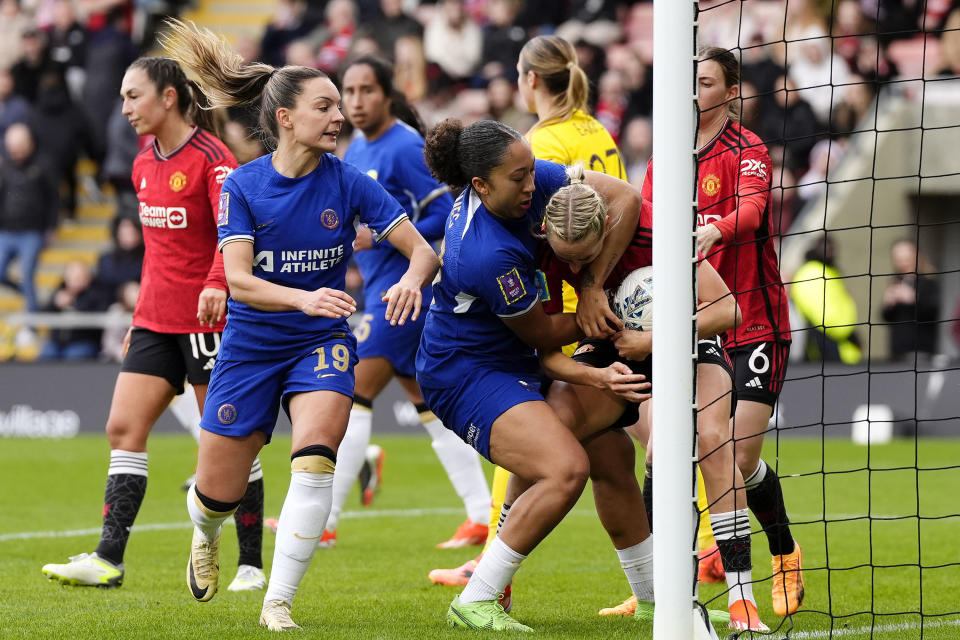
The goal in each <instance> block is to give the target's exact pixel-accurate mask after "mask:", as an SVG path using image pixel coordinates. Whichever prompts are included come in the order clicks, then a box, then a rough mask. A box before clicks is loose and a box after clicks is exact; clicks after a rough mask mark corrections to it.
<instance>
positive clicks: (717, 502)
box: [542, 165, 768, 631]
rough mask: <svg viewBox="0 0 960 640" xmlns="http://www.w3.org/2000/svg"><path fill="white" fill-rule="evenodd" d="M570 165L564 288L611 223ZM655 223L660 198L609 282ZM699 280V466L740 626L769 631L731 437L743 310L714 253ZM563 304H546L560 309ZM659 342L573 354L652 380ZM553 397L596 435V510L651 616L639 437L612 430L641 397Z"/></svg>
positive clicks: (585, 346) (556, 201) (562, 201)
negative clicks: (727, 349) (734, 358)
mask: <svg viewBox="0 0 960 640" xmlns="http://www.w3.org/2000/svg"><path fill="white" fill-rule="evenodd" d="M567 175H568V178H569V182H570V185H569V186H567V187H564V188H562V189H560V190H559V191H558V192H557V193H556V194H555V195H554V196H553V198H551V200H550V202H549V204H548V205H547V209H546V217H545V220H544V228H545V232H546V239H547V241H548V242H549V243H550V248H551V249H552V250H553V255H552V256H551V255H547V257H546V260H545V261H544V262H543V263H542V266H543V269H544V272H545V274H546V288H547V291H548V292H549V291H551V290H556V289H557V288H559V285H560V283H561V282H569V283H571V284H573V286H574V287H575V288H576V287H578V285H579V279H580V278H579V274H580V273H581V271H582V269H583V267H584V266H585V265H588V264H590V263H591V262H593V260H595V259H596V256H597V255H599V253H600V250H601V248H602V242H603V236H604V235H605V234H606V232H607V230H608V225H609V218H608V217H607V215H606V206H605V203H604V201H603V199H602V198H600V197H599V196H598V195H597V193H596V192H595V191H594V190H593V189H592V188H590V187H589V186H588V185H586V184H584V182H583V167H582V166H581V165H574V166H573V167H570V168H568V169H567ZM652 232H653V208H652V207H651V205H650V203H649V202H646V201H645V202H644V203H643V205H642V208H641V212H640V223H639V224H638V225H637V228H636V235H635V237H634V240H633V242H631V243H630V247H629V248H628V249H627V251H626V252H624V255H623V257H622V258H621V259H620V261H619V262H618V263H617V265H616V266H615V267H614V269H613V273H612V274H611V275H610V277H609V278H607V281H606V282H605V283H604V287H605V288H606V289H612V290H616V288H617V287H618V286H619V285H620V283H621V282H622V280H623V279H624V278H625V277H626V276H627V275H628V274H629V273H631V272H632V271H634V270H636V269H639V268H641V267H645V266H648V265H650V264H652V262H653V255H652V249H653V245H652V238H653V233H652ZM697 285H698V291H697V298H698V299H699V301H700V303H699V307H698V308H699V310H698V312H697V329H698V333H699V338H700V340H699V345H698V346H699V359H698V364H697V376H698V385H697V392H698V394H699V398H698V404H699V406H700V410H699V411H698V413H697V422H698V425H697V426H698V428H697V432H698V438H699V448H700V451H701V452H702V453H703V459H702V460H701V461H700V469H701V470H702V472H703V476H704V480H705V485H706V497H707V499H708V500H709V501H710V502H709V504H710V505H711V513H710V521H711V524H712V526H713V529H714V531H715V532H716V536H717V539H718V544H719V545H720V555H721V557H722V558H723V564H724V567H725V569H726V577H727V580H728V583H729V584H730V589H731V590H730V595H729V598H728V600H729V602H728V605H729V610H730V619H729V623H730V627H731V628H732V629H737V630H741V631H743V630H747V629H751V630H754V631H765V630H768V629H767V628H766V627H765V626H764V625H763V623H762V622H761V621H760V618H759V616H758V615H757V610H756V603H755V602H754V601H753V596H752V591H751V581H750V523H749V517H748V515H747V511H746V508H745V506H746V505H745V504H743V494H742V493H740V492H737V491H735V489H740V490H741V491H742V488H743V478H742V477H741V476H740V473H739V471H738V470H737V468H736V466H735V465H734V458H733V445H732V442H731V441H730V437H729V420H730V415H731V404H732V395H733V394H732V388H733V380H732V372H731V370H730V365H729V362H728V360H727V357H726V355H725V354H724V352H723V349H722V346H721V344H720V342H719V339H718V338H717V335H718V334H719V333H721V332H723V331H727V330H729V329H732V328H734V327H735V326H736V324H737V323H738V322H739V320H740V314H739V310H738V308H737V303H736V301H735V300H734V298H733V296H732V295H731V294H730V290H729V289H728V288H727V286H726V285H725V284H724V282H723V280H722V279H721V278H720V276H719V275H717V272H716V271H715V270H714V269H713V267H712V266H710V264H709V263H708V262H706V261H705V260H704V261H701V262H700V264H699V266H698V269H697ZM548 297H549V296H548ZM558 306H559V305H555V306H554V308H549V307H548V308H547V310H548V311H559V308H556V307H558ZM652 345H653V333H652V332H650V331H633V330H627V329H625V330H624V331H622V332H620V333H618V334H617V335H616V336H615V338H614V339H613V340H612V341H611V340H606V339H590V338H588V339H585V340H582V341H581V342H580V347H579V348H578V349H577V352H576V353H575V354H574V356H573V359H574V360H576V361H578V362H581V363H583V364H588V365H590V366H596V367H605V366H608V365H609V364H610V363H611V362H616V361H621V362H624V363H626V364H628V365H629V366H630V367H631V369H632V370H633V371H634V372H636V373H643V374H644V375H645V376H646V378H647V379H648V380H649V379H650V378H651V374H652V368H651V366H652V361H651V358H650V353H651V348H652ZM555 362H556V363H558V364H559V365H561V366H563V365H565V366H567V367H569V365H568V364H566V363H565V362H564V359H563V358H558V357H557V354H553V355H552V356H550V357H548V358H545V359H544V367H545V370H546V371H547V374H548V375H551V376H552V377H555V376H556V375H557V371H554V370H553V369H552V367H551V366H549V365H552V364H553V363H555ZM547 403H548V404H549V405H550V406H551V407H553V408H554V410H555V411H556V412H557V415H559V416H560V417H561V419H562V420H563V422H564V424H566V425H567V426H568V427H570V428H571V429H572V430H573V431H574V433H575V434H577V436H578V437H579V438H580V439H581V440H582V441H583V440H584V438H587V437H591V436H592V437H591V438H590V439H589V440H588V441H585V445H584V447H585V449H586V450H587V453H588V455H589V456H590V462H591V480H592V481H593V489H594V497H595V502H596V506H597V513H598V514H599V515H600V520H601V522H602V523H603V525H604V527H605V528H606V529H607V531H608V532H609V534H610V538H611V540H612V541H613V543H614V546H615V547H616V548H617V554H618V555H619V556H620V562H621V565H622V566H623V567H624V570H625V571H626V572H627V576H628V579H629V580H630V582H631V587H632V588H633V591H634V596H635V597H636V598H637V600H638V605H637V607H636V612H635V615H636V616H638V617H643V618H649V619H652V617H653V604H652V602H651V601H652V599H653V593H652V591H650V590H649V589H650V588H651V586H649V585H644V584H642V583H640V582H639V577H640V574H641V572H640V568H641V567H642V566H643V565H644V564H647V563H650V562H652V549H649V548H648V547H650V546H652V539H647V540H644V539H643V538H644V536H643V533H644V532H645V528H646V525H647V522H646V520H647V519H646V518H644V517H642V516H639V514H638V513H637V512H638V511H641V510H643V497H642V494H641V491H640V487H639V485H638V484H637V480H636V476H635V475H634V447H633V442H632V441H631V440H630V438H629V436H627V435H626V434H625V433H624V432H623V431H622V430H620V429H610V430H607V431H603V429H606V428H608V427H609V426H610V425H618V426H627V425H631V424H634V423H635V422H637V418H638V412H637V410H636V407H635V405H630V404H628V402H627V401H626V400H624V399H622V398H617V397H614V396H610V395H608V394H605V393H603V392H600V391H599V390H597V389H594V388H591V387H589V386H583V385H580V384H564V383H557V384H554V385H553V386H552V387H551V388H550V393H549V395H548V396H547ZM594 434H599V435H594ZM618 463H619V464H618ZM738 503H739V504H738ZM644 587H646V590H644ZM724 618H725V616H724Z"/></svg>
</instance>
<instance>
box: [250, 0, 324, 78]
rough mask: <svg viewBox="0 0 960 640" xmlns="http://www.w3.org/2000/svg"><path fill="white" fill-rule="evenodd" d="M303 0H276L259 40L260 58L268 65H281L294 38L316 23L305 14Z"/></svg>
mask: <svg viewBox="0 0 960 640" xmlns="http://www.w3.org/2000/svg"><path fill="white" fill-rule="evenodd" d="M306 12H307V3H306V2H305V1H304V0H277V4H276V6H275V7H274V10H273V17H272V18H271V19H270V23H269V24H268V25H267V28H266V30H265V31H264V32H263V38H262V39H261V40H260V59H261V60H262V61H263V62H266V63H267V64H269V65H273V66H275V67H282V66H283V65H284V62H285V61H286V50H287V45H289V44H290V43H291V42H293V41H294V40H299V39H300V38H303V37H306V36H307V35H308V34H309V33H310V32H311V31H313V29H314V27H316V26H317V25H316V24H315V23H313V22H311V21H310V20H309V18H308V17H307V15H306Z"/></svg>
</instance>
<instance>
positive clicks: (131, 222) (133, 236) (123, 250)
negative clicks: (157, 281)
mask: <svg viewBox="0 0 960 640" xmlns="http://www.w3.org/2000/svg"><path fill="white" fill-rule="evenodd" d="M143 250H144V247H143V232H142V231H141V230H140V221H139V219H137V218H130V217H127V216H122V215H121V216H117V217H116V218H114V219H113V249H112V250H111V251H108V252H106V253H103V254H101V255H100V259H99V260H98V261H97V286H98V287H100V289H101V291H102V293H103V295H104V297H105V298H106V299H107V300H111V299H116V297H117V293H118V291H119V290H120V288H121V287H122V286H123V285H124V284H126V283H127V282H140V274H141V271H142V270H143Z"/></svg>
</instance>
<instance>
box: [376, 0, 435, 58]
mask: <svg viewBox="0 0 960 640" xmlns="http://www.w3.org/2000/svg"><path fill="white" fill-rule="evenodd" d="M380 11H381V12H382V13H383V16H382V17H381V18H380V19H379V20H377V21H376V22H374V23H373V26H372V28H371V30H370V33H371V34H372V35H373V37H374V38H375V39H376V40H377V44H378V45H379V46H380V51H381V53H382V54H383V55H384V56H385V57H387V58H393V57H394V54H395V48H394V46H395V45H396V43H397V40H398V39H400V38H401V37H403V36H416V37H417V38H420V39H423V27H422V26H420V23H419V22H417V21H416V20H414V19H413V18H411V17H410V16H408V15H407V14H405V13H404V12H403V0H380Z"/></svg>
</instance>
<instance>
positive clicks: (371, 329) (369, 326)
mask: <svg viewBox="0 0 960 640" xmlns="http://www.w3.org/2000/svg"><path fill="white" fill-rule="evenodd" d="M365 303H366V307H364V313H363V316H362V317H361V319H360V324H358V325H357V326H356V327H355V328H354V330H353V335H354V336H355V337H356V338H357V356H358V357H359V358H361V359H364V358H385V359H386V360H387V361H388V362H389V363H390V366H392V367H393V370H394V372H396V374H397V375H398V376H401V377H404V378H413V377H414V376H415V375H416V373H417V371H416V365H415V360H416V358H417V349H418V348H419V346H420V334H422V333H423V324H424V322H426V320H427V307H428V306H429V304H430V303H429V301H426V300H424V306H423V308H421V309H420V317H419V318H417V320H416V321H415V322H410V319H409V318H408V319H407V321H406V322H405V323H404V324H403V325H402V326H401V325H399V324H398V325H396V326H393V327H391V326H390V323H389V322H388V321H387V320H385V319H384V317H383V316H384V314H386V312H387V303H385V302H381V301H380V300H379V299H374V300H366V301H365Z"/></svg>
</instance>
